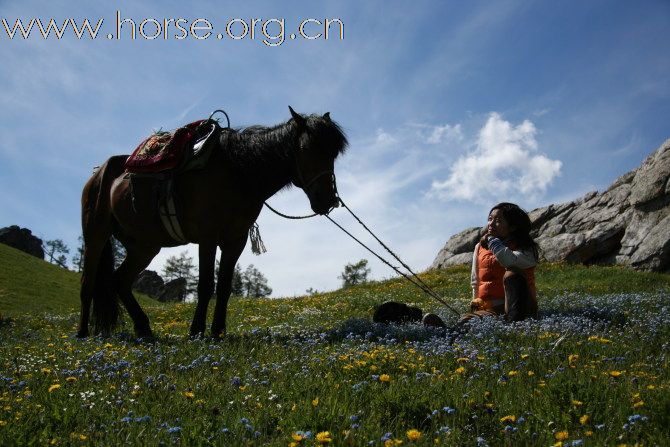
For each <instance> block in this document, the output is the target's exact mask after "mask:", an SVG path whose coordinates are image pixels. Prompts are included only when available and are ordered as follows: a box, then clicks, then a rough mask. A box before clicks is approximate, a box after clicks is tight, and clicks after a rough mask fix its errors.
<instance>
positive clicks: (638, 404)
mask: <svg viewBox="0 0 670 447" xmlns="http://www.w3.org/2000/svg"><path fill="white" fill-rule="evenodd" d="M643 406H644V401H643V400H638V401H637V402H635V403H634V404H633V408H640V407H643Z"/></svg>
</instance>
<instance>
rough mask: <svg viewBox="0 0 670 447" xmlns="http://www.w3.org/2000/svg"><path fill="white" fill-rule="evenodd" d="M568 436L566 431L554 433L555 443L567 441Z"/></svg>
mask: <svg viewBox="0 0 670 447" xmlns="http://www.w3.org/2000/svg"><path fill="white" fill-rule="evenodd" d="M568 436H570V434H569V433H568V431H567V430H562V431H557V432H556V433H554V438H556V440H557V441H565V440H566V439H568Z"/></svg>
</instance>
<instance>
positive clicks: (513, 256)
mask: <svg viewBox="0 0 670 447" xmlns="http://www.w3.org/2000/svg"><path fill="white" fill-rule="evenodd" d="M488 243H489V250H491V251H492V252H493V256H495V257H496V259H497V260H498V262H499V263H500V264H501V265H502V266H503V267H505V268H506V269H508V268H511V267H516V268H520V269H527V268H530V267H535V266H536V265H537V259H535V256H534V255H533V253H532V252H530V251H528V250H510V249H509V248H507V246H506V245H505V244H503V242H502V241H501V240H500V239H498V238H497V237H489V239H488Z"/></svg>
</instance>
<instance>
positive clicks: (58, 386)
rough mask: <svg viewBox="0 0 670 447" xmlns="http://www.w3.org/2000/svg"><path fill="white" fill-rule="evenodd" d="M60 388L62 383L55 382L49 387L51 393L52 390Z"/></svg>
mask: <svg viewBox="0 0 670 447" xmlns="http://www.w3.org/2000/svg"><path fill="white" fill-rule="evenodd" d="M58 388H60V384H58V383H54V384H53V385H51V386H50V387H49V392H50V393H51V392H52V391H56V390H57V389H58Z"/></svg>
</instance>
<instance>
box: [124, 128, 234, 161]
mask: <svg viewBox="0 0 670 447" xmlns="http://www.w3.org/2000/svg"><path fill="white" fill-rule="evenodd" d="M220 129H221V128H220V127H219V124H218V123H217V122H216V121H215V120H212V119H206V120H198V121H194V122H192V123H190V124H187V125H185V126H184V127H180V128H179V129H177V130H175V131H173V132H165V131H158V132H156V133H154V134H153V135H151V136H149V137H148V138H146V139H145V140H144V141H142V142H141V143H140V144H139V146H137V148H135V150H134V151H133V153H132V154H131V155H130V157H128V159H127V160H126V163H125V165H124V168H125V170H126V172H130V173H134V174H155V173H158V172H163V171H167V170H173V169H179V170H184V169H193V168H195V165H199V166H203V165H204V164H205V163H206V162H207V159H208V158H209V154H210V152H211V146H212V145H211V144H210V143H211V141H212V140H214V139H215V137H216V136H217V135H218V133H219V130H220Z"/></svg>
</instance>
